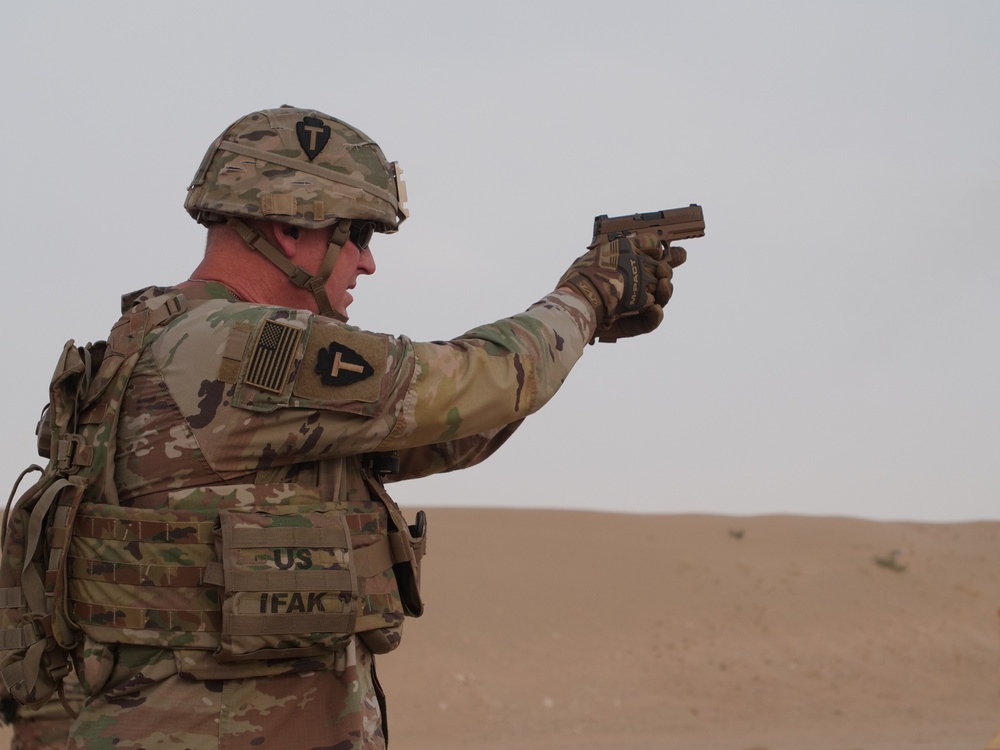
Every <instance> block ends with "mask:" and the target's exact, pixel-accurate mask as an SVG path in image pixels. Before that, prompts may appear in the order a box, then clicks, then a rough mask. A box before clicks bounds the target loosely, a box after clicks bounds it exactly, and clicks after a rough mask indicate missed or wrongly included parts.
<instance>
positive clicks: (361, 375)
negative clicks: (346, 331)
mask: <svg viewBox="0 0 1000 750" xmlns="http://www.w3.org/2000/svg"><path fill="white" fill-rule="evenodd" d="M316 374H317V375H319V377H320V380H321V381H322V383H323V385H350V384H351V383H357V382H358V381H359V380H364V379H365V378H370V377H371V376H372V375H374V374H375V368H374V367H372V366H371V365H370V364H369V363H368V361H367V360H365V358H364V357H362V356H361V355H360V354H358V353H357V352H356V351H354V350H353V349H351V348H350V347H348V346H344V345H343V344H338V343H337V342H333V343H332V344H330V345H329V346H328V347H326V348H325V349H320V350H319V351H318V352H316Z"/></svg>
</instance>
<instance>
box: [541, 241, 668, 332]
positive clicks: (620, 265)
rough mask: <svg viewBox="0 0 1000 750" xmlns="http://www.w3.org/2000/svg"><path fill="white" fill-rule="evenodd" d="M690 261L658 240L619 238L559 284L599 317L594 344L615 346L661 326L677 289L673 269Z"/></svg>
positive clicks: (594, 249) (591, 253) (593, 251)
mask: <svg viewBox="0 0 1000 750" xmlns="http://www.w3.org/2000/svg"><path fill="white" fill-rule="evenodd" d="M686 259H687V251H686V250H684V248H682V247H667V248H664V246H663V243H662V242H660V240H658V239H656V238H655V237H650V236H639V237H632V238H625V237H621V238H618V239H616V240H612V241H611V242H602V243H599V244H596V245H591V247H590V249H589V250H588V251H587V252H586V253H584V254H583V255H582V256H580V257H579V258H578V259H577V260H576V262H575V263H573V265H572V266H570V267H569V270H568V271H567V272H566V273H565V274H563V277H562V278H561V279H560V280H559V285H560V286H562V285H564V284H568V285H570V286H572V287H573V288H575V289H576V290H577V291H579V292H580V294H581V295H583V297H584V298H585V299H586V300H587V301H588V302H590V304H591V305H593V307H594V310H595V311H596V312H597V331H596V333H595V337H596V338H600V340H601V341H609V342H613V341H616V340H618V339H619V338H627V337H630V336H638V335H640V334H643V333H649V332H650V331H652V330H653V329H655V328H656V327H657V326H658V325H659V324H660V322H661V321H662V320H663V306H664V305H665V304H667V302H668V301H669V300H670V296H671V295H672V294H673V291H674V287H673V284H672V283H671V279H672V278H673V272H674V271H673V269H674V268H676V267H677V266H679V265H681V263H683V262H684V261H685V260H686Z"/></svg>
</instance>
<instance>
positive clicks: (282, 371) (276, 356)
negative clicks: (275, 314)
mask: <svg viewBox="0 0 1000 750" xmlns="http://www.w3.org/2000/svg"><path fill="white" fill-rule="evenodd" d="M301 335H302V331H301V330H300V329H298V328H295V327H293V326H290V325H288V324H287V323H281V322H279V321H277V320H265V321H264V325H263V326H261V328H260V333H259V334H258V335H257V341H256V342H254V345H253V349H252V351H251V352H250V361H249V362H248V363H247V369H246V375H245V376H244V379H243V380H244V382H245V383H246V384H247V385H252V386H254V387H255V388H260V389H261V390H262V391H270V392H271V393H281V392H282V391H283V390H284V388H285V383H286V382H287V381H288V373H289V370H291V367H292V363H293V362H294V361H295V352H296V349H297V348H298V344H299V337H300V336H301Z"/></svg>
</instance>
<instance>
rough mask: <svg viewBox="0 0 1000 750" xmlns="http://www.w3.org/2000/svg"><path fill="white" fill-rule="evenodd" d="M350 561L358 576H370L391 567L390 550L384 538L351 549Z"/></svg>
mask: <svg viewBox="0 0 1000 750" xmlns="http://www.w3.org/2000/svg"><path fill="white" fill-rule="evenodd" d="M351 562H352V563H353V567H354V570H355V572H356V573H357V575H358V578H372V577H374V576H377V575H380V574H381V573H384V572H385V571H387V570H388V569H389V568H391V567H392V551H391V550H390V549H389V542H388V541H387V540H386V539H379V540H378V541H377V542H376V543H375V544H371V545H369V546H367V547H361V548H360V549H354V550H352V551H351Z"/></svg>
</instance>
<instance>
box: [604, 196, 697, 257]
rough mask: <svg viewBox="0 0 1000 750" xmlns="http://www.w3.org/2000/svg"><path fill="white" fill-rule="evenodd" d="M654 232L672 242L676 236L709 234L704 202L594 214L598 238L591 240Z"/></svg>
mask: <svg viewBox="0 0 1000 750" xmlns="http://www.w3.org/2000/svg"><path fill="white" fill-rule="evenodd" d="M641 235H651V236H653V237H656V238H657V239H659V240H661V241H663V242H664V243H666V244H665V245H664V247H667V246H669V245H670V243H671V242H673V241H674V240H686V239H689V238H691V237H704V236H705V216H704V214H702V211H701V206H699V205H698V204H697V203H692V204H691V205H690V206H688V207H687V208H669V209H667V210H666V211H653V212H651V213H648V214H629V215H628V216H612V217H610V218H609V217H608V215H607V214H604V215H603V216H597V217H595V218H594V239H593V241H592V242H591V244H592V245H593V244H596V243H597V242H601V241H608V242H610V241H611V240H615V239H618V238H619V237H630V236H632V237H635V236H641Z"/></svg>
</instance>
